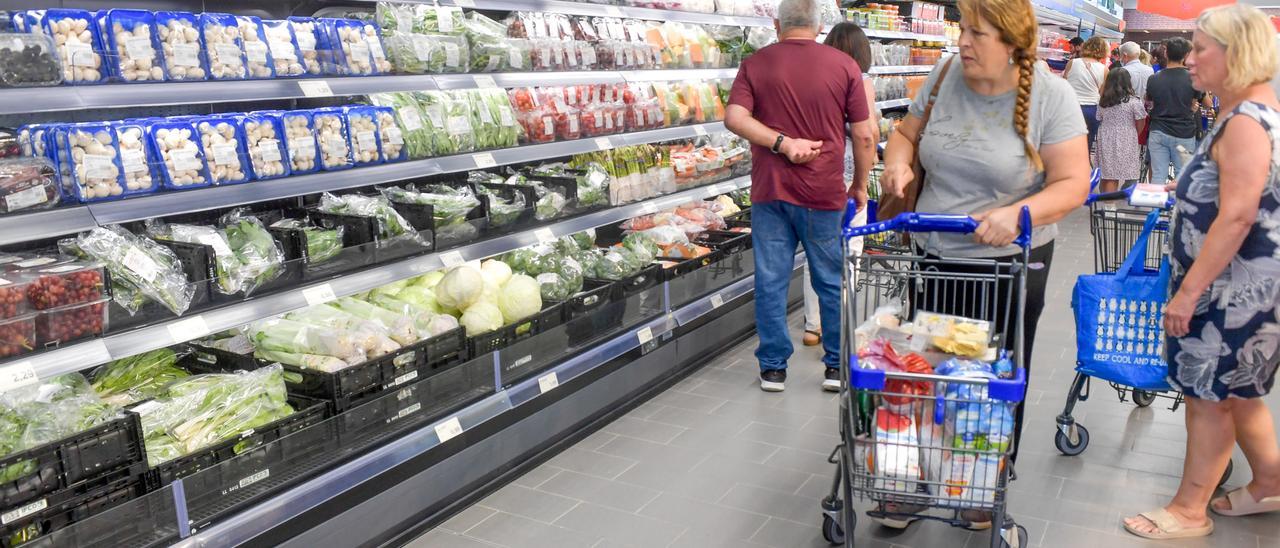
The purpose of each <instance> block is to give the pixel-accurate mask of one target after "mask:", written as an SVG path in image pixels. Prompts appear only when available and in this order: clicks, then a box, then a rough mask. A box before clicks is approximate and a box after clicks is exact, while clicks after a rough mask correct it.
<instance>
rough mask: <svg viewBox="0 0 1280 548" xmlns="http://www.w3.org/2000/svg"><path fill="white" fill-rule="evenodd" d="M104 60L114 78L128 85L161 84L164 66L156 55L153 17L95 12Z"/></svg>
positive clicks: (132, 12)
mask: <svg viewBox="0 0 1280 548" xmlns="http://www.w3.org/2000/svg"><path fill="white" fill-rule="evenodd" d="M99 23H100V24H101V27H102V32H103V33H104V36H105V39H106V43H107V58H108V59H109V60H110V65H111V67H112V70H113V72H114V75H115V77H116V79H118V80H121V81H123V82H125V83H130V82H163V81H164V79H165V77H164V63H163V60H162V59H161V58H160V56H159V54H158V53H157V52H156V47H157V44H158V42H157V40H156V39H157V36H156V30H155V27H156V18H155V15H152V13H151V12H149V11H146V10H115V9H113V10H107V11H105V12H99Z"/></svg>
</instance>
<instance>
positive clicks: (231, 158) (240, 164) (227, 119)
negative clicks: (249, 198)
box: [195, 114, 253, 185]
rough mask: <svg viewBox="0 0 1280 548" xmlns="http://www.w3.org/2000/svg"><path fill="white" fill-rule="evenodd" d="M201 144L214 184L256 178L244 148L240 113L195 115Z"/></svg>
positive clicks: (239, 181)
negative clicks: (199, 116) (198, 116)
mask: <svg viewBox="0 0 1280 548" xmlns="http://www.w3.org/2000/svg"><path fill="white" fill-rule="evenodd" d="M195 124H196V132H197V133H198V134H199V136H200V147H201V149H203V150H204V152H205V162H206V163H207V164H208V165H209V179H210V181H211V182H213V184H215V185H226V184H236V183H245V182H249V181H251V180H253V169H251V166H250V165H249V155H248V153H247V151H246V150H245V136H244V123H243V120H242V118H241V116H240V115H236V114H216V115H213V116H207V117H201V118H197V119H196V122H195Z"/></svg>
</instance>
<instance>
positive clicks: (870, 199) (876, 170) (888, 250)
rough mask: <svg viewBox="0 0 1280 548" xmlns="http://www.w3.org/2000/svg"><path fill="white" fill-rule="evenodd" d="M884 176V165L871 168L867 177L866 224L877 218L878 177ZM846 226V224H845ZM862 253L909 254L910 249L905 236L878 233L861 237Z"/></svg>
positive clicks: (879, 188)
mask: <svg viewBox="0 0 1280 548" xmlns="http://www.w3.org/2000/svg"><path fill="white" fill-rule="evenodd" d="M883 174H884V164H876V165H875V166H874V167H872V168H871V173H870V175H868V177H867V223H868V224H869V223H874V222H876V221H877V220H879V218H878V217H877V216H876V212H877V210H878V207H877V206H878V205H879V203H880V194H881V187H880V176H881V175H883ZM846 226H847V223H846ZM862 241H863V244H862V246H863V247H862V251H863V252H864V253H871V254H875V255H885V254H890V255H892V254H903V253H909V252H910V251H911V249H910V248H909V247H908V244H907V238H906V235H905V234H904V233H902V232H898V231H893V232H878V233H875V234H867V235H865V236H863V237H862Z"/></svg>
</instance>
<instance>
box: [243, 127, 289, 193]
mask: <svg viewBox="0 0 1280 548" xmlns="http://www.w3.org/2000/svg"><path fill="white" fill-rule="evenodd" d="M242 120H243V123H244V137H245V149H246V151H247V152H248V156H249V164H250V166H252V168H253V174H254V176H255V178H257V179H258V180H265V179H277V178H280V177H286V176H288V175H289V174H290V170H289V167H290V166H289V162H288V161H286V160H285V157H286V154H287V153H288V150H287V149H286V147H285V141H286V137H285V126H284V117H283V116H282V115H281V113H279V112H251V113H248V114H245V115H244V117H243V119H242Z"/></svg>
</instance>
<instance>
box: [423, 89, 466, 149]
mask: <svg viewBox="0 0 1280 548" xmlns="http://www.w3.org/2000/svg"><path fill="white" fill-rule="evenodd" d="M413 97H414V99H417V100H418V105H419V106H421V107H422V112H423V114H425V115H426V116H427V122H428V123H430V124H431V129H432V133H433V139H432V141H433V142H434V143H435V147H436V154H438V155H442V156H443V155H448V154H458V153H461V152H471V151H473V150H475V149H476V136H475V132H474V131H473V130H472V128H471V112H470V108H468V102H467V100H466V98H465V97H462V96H458V95H455V94H452V93H450V92H447V91H415V92H413Z"/></svg>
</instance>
